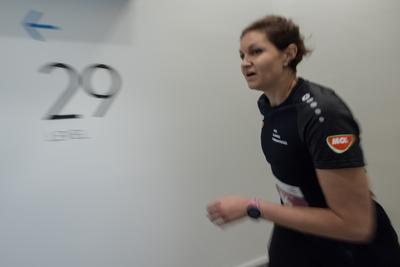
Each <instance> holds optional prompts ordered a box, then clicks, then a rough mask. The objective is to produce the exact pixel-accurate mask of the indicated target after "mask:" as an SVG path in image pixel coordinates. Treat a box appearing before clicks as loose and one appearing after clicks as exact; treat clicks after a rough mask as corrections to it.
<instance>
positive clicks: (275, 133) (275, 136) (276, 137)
mask: <svg viewBox="0 0 400 267" xmlns="http://www.w3.org/2000/svg"><path fill="white" fill-rule="evenodd" d="M272 141H274V142H275V143H279V144H282V145H285V146H287V145H288V143H287V141H285V140H281V136H280V135H279V134H278V130H277V129H274V130H273V132H272Z"/></svg>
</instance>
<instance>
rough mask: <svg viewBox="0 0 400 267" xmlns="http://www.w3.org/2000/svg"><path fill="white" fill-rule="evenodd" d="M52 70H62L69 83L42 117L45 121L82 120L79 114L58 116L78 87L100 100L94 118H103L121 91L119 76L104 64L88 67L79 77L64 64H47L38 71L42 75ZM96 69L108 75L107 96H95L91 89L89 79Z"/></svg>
mask: <svg viewBox="0 0 400 267" xmlns="http://www.w3.org/2000/svg"><path fill="white" fill-rule="evenodd" d="M54 69H64V70H65V71H66V72H67V74H68V77H69V82H68V85H67V88H66V89H65V90H64V91H63V93H62V94H61V95H60V96H59V97H58V99H57V100H56V102H55V103H54V104H53V105H52V106H51V107H50V109H49V110H48V111H47V113H46V114H45V115H44V117H43V119H45V120H60V119H78V118H82V117H83V116H82V115H79V114H63V115H61V114H60V112H61V110H62V109H63V107H64V106H66V105H67V103H68V102H69V101H70V99H71V98H72V96H73V95H74V94H75V93H76V92H77V91H78V89H79V86H81V87H82V88H83V90H84V91H85V92H86V93H88V94H89V95H90V96H92V97H95V98H99V99H101V100H102V101H101V103H100V105H99V106H98V107H97V109H96V110H95V112H94V113H93V116H94V117H103V116H104V115H105V114H106V113H107V111H108V109H109V108H110V106H111V104H112V102H113V101H114V98H115V96H116V95H117V93H118V92H119V91H120V90H121V84H122V81H121V76H120V75H119V74H118V72H117V71H116V70H114V69H113V68H112V67H110V66H107V65H104V64H93V65H90V66H88V67H86V68H85V69H84V70H83V71H82V74H81V75H79V73H78V72H77V71H76V70H75V69H74V68H73V67H71V66H69V65H67V64H64V63H49V64H46V65H44V66H43V67H41V68H40V69H39V71H40V72H43V73H50V72H52V71H53V70H54ZM97 69H104V70H106V71H108V73H109V74H110V77H111V86H110V89H109V91H108V93H107V94H97V93H95V92H94V90H93V88H92V85H91V78H92V76H93V73H94V71H95V70H97Z"/></svg>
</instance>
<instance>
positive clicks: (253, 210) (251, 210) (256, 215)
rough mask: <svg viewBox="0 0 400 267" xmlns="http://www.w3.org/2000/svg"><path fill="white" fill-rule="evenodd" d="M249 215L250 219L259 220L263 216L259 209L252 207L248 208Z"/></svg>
mask: <svg viewBox="0 0 400 267" xmlns="http://www.w3.org/2000/svg"><path fill="white" fill-rule="evenodd" d="M247 215H248V216H249V217H250V218H253V219H258V218H260V216H261V212H260V210H259V209H258V208H257V207H254V206H250V207H248V208H247Z"/></svg>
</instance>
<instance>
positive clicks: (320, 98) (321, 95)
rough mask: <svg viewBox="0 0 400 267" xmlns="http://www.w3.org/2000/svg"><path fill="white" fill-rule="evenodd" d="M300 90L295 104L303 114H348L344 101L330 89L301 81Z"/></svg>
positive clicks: (348, 109) (348, 110)
mask: <svg viewBox="0 0 400 267" xmlns="http://www.w3.org/2000/svg"><path fill="white" fill-rule="evenodd" d="M301 81H302V86H301V90H300V92H299V94H298V96H297V98H298V99H297V102H298V103H301V105H300V107H301V109H302V110H303V111H305V112H311V113H315V114H316V115H318V114H322V113H323V112H324V113H328V114H336V113H348V114H349V115H350V114H351V111H350V108H349V107H348V105H347V104H346V103H345V101H344V100H343V99H342V98H341V97H340V96H339V95H338V94H337V93H336V92H335V91H334V90H333V89H332V88H330V87H328V86H325V85H321V84H319V83H316V82H312V81H309V80H306V79H302V78H301Z"/></svg>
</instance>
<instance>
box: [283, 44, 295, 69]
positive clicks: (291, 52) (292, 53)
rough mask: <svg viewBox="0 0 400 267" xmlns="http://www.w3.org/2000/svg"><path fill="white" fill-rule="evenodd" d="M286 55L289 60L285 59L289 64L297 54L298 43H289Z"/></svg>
mask: <svg viewBox="0 0 400 267" xmlns="http://www.w3.org/2000/svg"><path fill="white" fill-rule="evenodd" d="M285 56H286V60H287V61H285V65H289V64H290V62H291V61H292V60H293V59H295V57H296V56H297V45H295V44H293V43H292V44H290V45H288V47H286V49H285Z"/></svg>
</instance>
